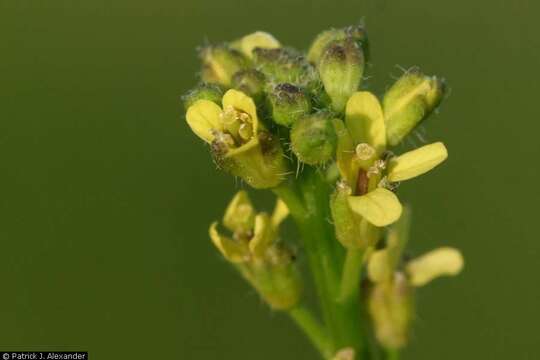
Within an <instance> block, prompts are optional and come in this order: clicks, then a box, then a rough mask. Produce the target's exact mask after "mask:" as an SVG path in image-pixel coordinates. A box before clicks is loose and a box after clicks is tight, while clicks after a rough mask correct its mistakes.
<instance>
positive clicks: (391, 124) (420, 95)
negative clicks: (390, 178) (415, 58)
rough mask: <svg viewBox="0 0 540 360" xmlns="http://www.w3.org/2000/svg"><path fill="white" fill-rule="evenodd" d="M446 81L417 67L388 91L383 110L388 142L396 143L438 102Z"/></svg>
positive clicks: (441, 96) (393, 144)
mask: <svg viewBox="0 0 540 360" xmlns="http://www.w3.org/2000/svg"><path fill="white" fill-rule="evenodd" d="M444 90H445V88H444V81H443V80H442V79H439V78H437V77H435V76H426V75H424V74H422V73H421V72H420V71H418V69H414V70H411V71H408V72H407V73H405V74H404V75H403V76H402V77H401V78H399V79H398V81H396V83H395V84H394V85H392V87H391V88H390V89H389V90H388V91H387V92H386V94H385V95H384V99H383V110H384V117H385V123H386V134H387V135H386V136H387V139H388V143H389V144H390V145H392V146H395V145H397V144H399V143H400V142H401V140H403V138H405V136H407V135H408V134H409V133H410V132H411V131H412V130H413V129H414V128H415V127H416V125H418V124H419V123H420V122H421V121H422V120H423V119H425V118H426V117H427V116H428V115H429V114H430V113H431V112H432V111H433V109H435V108H436V107H437V105H439V103H440V102H441V100H442V98H443V95H444Z"/></svg>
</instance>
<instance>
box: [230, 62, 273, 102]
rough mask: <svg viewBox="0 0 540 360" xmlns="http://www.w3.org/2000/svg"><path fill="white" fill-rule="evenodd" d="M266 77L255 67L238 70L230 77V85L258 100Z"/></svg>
mask: <svg viewBox="0 0 540 360" xmlns="http://www.w3.org/2000/svg"><path fill="white" fill-rule="evenodd" d="M265 83H266V79H265V77H264V74H263V73H262V72H260V71H258V70H255V69H246V70H240V71H238V72H237V73H236V74H234V75H233V77H232V87H233V88H235V89H238V90H240V91H242V92H243V93H245V94H247V95H249V96H251V97H252V98H253V99H254V100H255V101H260V100H261V99H262V96H263V94H264V86H265Z"/></svg>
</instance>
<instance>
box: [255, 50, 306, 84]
mask: <svg viewBox="0 0 540 360" xmlns="http://www.w3.org/2000/svg"><path fill="white" fill-rule="evenodd" d="M253 61H254V63H255V66H256V67H257V68H258V69H259V70H260V71H261V72H262V73H264V74H265V75H266V77H267V78H268V79H269V80H271V81H272V82H274V83H291V84H295V85H300V86H309V85H310V84H311V83H313V82H314V81H315V80H316V72H315V69H314V68H313V66H312V65H310V64H309V63H308V62H307V61H306V59H305V58H304V57H303V56H302V55H301V54H300V53H298V52H297V51H295V50H292V49H287V48H276V49H264V48H255V49H254V50H253Z"/></svg>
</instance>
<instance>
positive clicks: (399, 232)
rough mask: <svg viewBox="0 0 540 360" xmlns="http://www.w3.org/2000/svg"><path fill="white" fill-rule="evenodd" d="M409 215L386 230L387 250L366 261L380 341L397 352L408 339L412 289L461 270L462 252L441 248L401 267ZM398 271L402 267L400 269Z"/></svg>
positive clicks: (371, 305)
mask: <svg viewBox="0 0 540 360" xmlns="http://www.w3.org/2000/svg"><path fill="white" fill-rule="evenodd" d="M408 223H409V213H408V212H406V213H405V215H404V216H403V217H402V218H401V219H400V220H399V222H398V223H396V224H395V225H393V226H392V227H391V228H390V229H389V231H388V237H387V241H386V247H385V248H383V249H381V250H376V251H374V252H373V253H372V254H371V255H370V257H369V261H368V266H367V269H368V278H369V280H370V281H371V282H372V283H373V288H372V290H371V293H370V296H369V310H370V314H371V317H372V319H373V323H374V326H375V332H376V335H377V339H378V340H379V342H380V343H381V344H382V345H384V346H385V347H387V348H392V349H398V348H401V347H403V346H404V345H405V344H406V343H407V340H408V333H409V329H410V326H411V323H412V320H413V319H414V299H413V295H414V288H415V287H419V286H423V285H425V284H427V283H428V282H430V281H431V280H433V279H435V278H437V277H439V276H443V275H456V274H458V273H459V272H460V271H461V270H462V268H463V257H462V255H461V253H460V252H459V251H458V250H456V249H453V248H449V247H442V248H439V249H436V250H433V251H431V252H429V253H427V254H425V255H422V256H420V257H418V258H416V259H413V260H411V261H409V262H407V263H406V264H405V265H404V266H401V265H400V263H401V261H402V253H403V248H404V247H405V244H406V242H407V240H408V239H407V238H408ZM400 268H403V270H401V269H400Z"/></svg>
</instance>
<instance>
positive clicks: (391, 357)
mask: <svg viewBox="0 0 540 360" xmlns="http://www.w3.org/2000/svg"><path fill="white" fill-rule="evenodd" d="M386 360H399V350H397V349H388V350H386Z"/></svg>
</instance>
